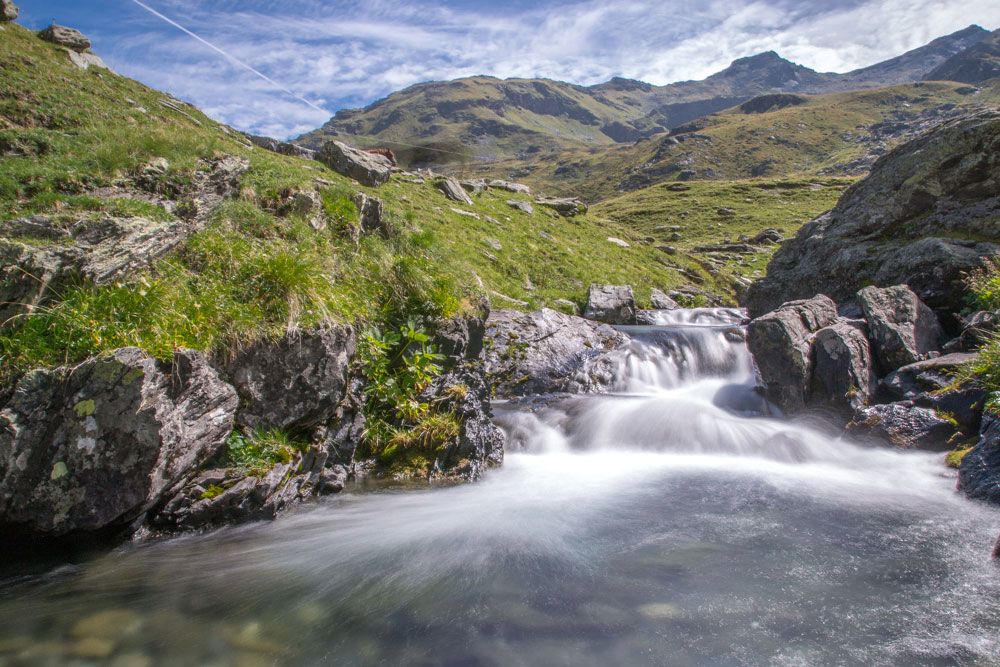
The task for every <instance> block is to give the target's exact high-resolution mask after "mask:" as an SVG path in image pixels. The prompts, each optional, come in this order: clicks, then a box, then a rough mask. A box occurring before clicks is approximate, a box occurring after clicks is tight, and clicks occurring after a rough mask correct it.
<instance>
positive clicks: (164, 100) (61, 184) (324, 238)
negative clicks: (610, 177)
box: [0, 25, 711, 372]
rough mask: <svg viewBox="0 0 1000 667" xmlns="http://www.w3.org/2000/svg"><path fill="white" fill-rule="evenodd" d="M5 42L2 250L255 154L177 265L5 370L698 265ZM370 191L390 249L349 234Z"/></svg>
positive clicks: (1, 340)
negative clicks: (461, 193) (323, 223)
mask: <svg viewBox="0 0 1000 667" xmlns="http://www.w3.org/2000/svg"><path fill="white" fill-rule="evenodd" d="M0 31H2V32H0V70H2V72H3V76H2V77H0V154H2V157H0V220H5V221H8V222H0V246H2V247H5V248H8V249H10V248H14V249H16V248H17V247H18V246H19V245H24V246H31V245H32V244H34V245H36V246H37V245H38V244H44V243H46V241H42V240H39V239H32V238H21V237H19V236H18V235H17V234H15V233H12V232H10V230H11V229H13V227H12V226H11V225H10V222H9V221H11V220H13V219H15V218H19V217H22V216H28V215H35V214H45V215H48V216H51V217H53V218H54V219H55V220H57V221H60V222H63V221H64V222H65V223H66V224H67V225H69V224H72V223H73V222H74V221H79V220H85V219H100V218H101V217H104V216H118V217H142V218H145V219H151V220H163V219H176V215H180V214H181V212H182V210H183V206H182V204H183V202H180V203H179V204H178V206H177V207H174V208H173V210H171V207H169V206H165V205H163V204H162V201H161V200H162V197H161V198H160V199H157V198H156V197H152V196H147V195H144V194H139V193H140V191H139V190H138V189H137V187H136V183H137V182H138V180H139V179H140V176H141V174H142V173H143V166H144V165H146V164H147V163H149V162H150V161H151V160H153V159H154V158H165V159H167V160H168V161H169V165H170V167H169V170H168V171H167V173H166V174H164V175H162V176H160V177H158V182H157V185H156V188H159V189H160V190H162V191H163V192H165V193H168V194H169V193H170V192H174V191H177V192H183V191H184V187H185V184H188V183H190V182H191V181H192V179H193V177H194V173H195V170H197V169H198V168H200V167H199V165H202V164H203V162H202V161H203V160H205V159H207V158H212V157H213V156H219V155H234V156H243V157H246V158H248V159H249V161H250V168H249V171H248V172H247V173H246V175H245V176H244V177H243V179H242V182H241V188H240V190H239V194H238V196H237V197H235V198H231V199H228V200H226V201H225V202H224V203H223V204H222V205H221V206H220V207H219V208H218V209H217V210H215V212H214V213H213V214H212V216H211V218H210V220H209V221H208V224H207V226H205V227H204V228H203V229H200V230H198V231H196V232H194V233H192V234H191V235H190V236H188V238H187V239H186V240H185V241H184V242H183V243H182V244H181V245H180V246H179V247H178V248H177V249H176V250H174V251H173V252H172V253H171V254H169V255H168V256H166V257H165V258H163V259H161V260H159V261H157V262H156V263H155V264H153V265H152V266H151V267H149V268H148V269H145V270H143V271H141V272H138V273H135V274H133V275H130V276H127V277H126V278H123V279H121V280H119V281H118V282H115V283H112V284H107V285H102V286H95V285H93V284H90V283H88V282H87V281H82V280H81V281H78V282H77V283H76V284H73V285H71V286H69V287H66V288H64V289H61V290H60V291H59V292H58V293H54V294H51V295H50V298H49V299H48V301H47V302H46V303H45V304H44V305H43V306H42V307H41V308H39V309H37V310H35V311H34V312H33V313H32V314H30V315H27V316H22V317H18V318H16V319H14V320H12V321H10V322H8V323H7V325H6V328H5V329H4V330H3V332H2V335H0V363H2V365H3V367H4V369H5V371H7V372H16V371H23V370H25V369H27V368H30V367H32V366H35V365H45V364H56V363H64V362H67V361H74V360H79V359H82V358H84V357H86V356H87V355H90V354H93V353H96V352H99V351H101V350H106V349H111V348H115V347H119V346H122V345H139V346H141V347H143V348H146V349H148V350H151V351H152V352H154V353H156V354H158V355H161V356H166V355H168V354H169V353H170V352H171V350H172V349H173V348H174V346H188V347H193V348H198V349H206V350H210V349H214V350H225V349H227V348H231V347H232V346H236V345H240V344H243V343H245V342H246V341H248V340H253V339H256V338H259V337H262V336H273V335H276V334H278V333H280V332H282V331H284V330H285V329H286V328H288V327H297V326H311V325H313V324H316V323H318V322H320V321H322V320H324V319H332V320H342V321H354V320H356V319H358V318H361V319H365V320H368V321H380V320H385V319H387V318H390V317H393V316H398V315H399V314H400V313H406V314H421V313H423V314H427V315H442V314H449V313H453V312H456V311H459V310H461V309H462V308H463V307H465V304H467V303H468V300H469V299H470V298H471V297H474V296H476V295H478V294H486V295H488V296H490V297H491V299H492V300H493V302H494V304H495V305H496V306H499V307H503V306H509V305H519V306H520V307H525V308H527V307H538V306H542V305H555V304H556V300H558V299H569V300H572V301H575V302H581V301H582V300H583V299H584V298H585V294H586V290H587V286H588V284H589V283H590V282H605V281H607V282H628V283H632V284H634V285H636V286H637V287H638V288H639V295H640V298H645V295H647V294H648V290H649V289H650V288H651V287H660V288H669V287H671V286H674V285H679V284H681V283H685V282H687V281H688V280H689V278H688V277H685V275H684V274H683V273H682V272H686V273H687V274H688V275H696V272H701V271H702V270H701V269H700V268H699V267H698V266H697V265H696V263H695V262H693V261H692V260H689V259H686V258H682V257H670V256H667V255H664V253H662V252H661V251H659V250H657V249H656V248H655V246H654V245H652V244H649V243H645V242H643V241H642V239H641V238H639V237H637V235H636V234H635V233H633V232H632V231H631V230H629V229H628V228H625V227H623V226H622V225H619V224H617V223H615V222H614V221H610V220H607V219H606V218H601V217H599V216H583V217H579V218H574V219H564V218H561V217H558V216H557V215H556V214H554V213H551V212H548V211H546V210H545V209H543V208H541V207H536V208H535V212H534V213H533V214H531V215H527V214H524V213H521V212H519V211H515V210H514V209H513V208H511V207H509V206H508V205H507V203H506V201H507V200H508V199H510V198H512V196H511V195H510V194H509V193H503V194H500V193H497V192H492V191H491V192H488V193H485V194H483V195H481V196H479V197H477V199H476V202H475V204H474V205H473V206H471V207H462V206H458V205H456V204H454V203H453V202H450V201H449V200H447V199H445V197H444V196H443V195H442V194H441V193H439V192H438V191H437V189H436V188H435V187H434V185H433V184H432V183H423V184H419V183H414V182H409V181H407V180H404V179H401V178H398V177H396V178H394V179H393V181H392V182H391V183H390V184H387V185H386V186H383V187H382V188H379V189H377V190H372V189H366V188H362V187H360V186H358V185H357V184H356V183H353V182H351V181H349V180H348V179H346V178H344V177H341V176H339V175H337V174H335V173H333V172H331V171H330V170H328V169H327V168H326V167H324V166H323V165H321V164H319V163H317V162H313V161H309V160H304V159H300V158H292V157H285V156H281V155H277V154H274V153H270V152H267V151H264V150H261V149H256V148H253V147H251V146H250V145H249V144H248V143H246V142H245V140H244V139H243V138H242V136H241V135H239V134H238V133H236V132H234V131H232V130H230V129H228V128H225V127H223V126H220V125H218V124H216V123H215V122H213V121H211V120H210V119H209V118H207V117H206V116H204V115H203V114H201V113H200V112H199V111H197V110H196V109H193V108H191V107H189V106H186V105H181V104H179V103H177V102H176V101H175V100H171V99H170V98H168V97H167V96H165V95H164V94H163V93H160V92H157V91H155V90H151V89H149V88H146V87H145V86H142V85H141V84H138V83H137V82H135V81H132V80H129V79H126V78H124V77H121V76H118V75H116V74H114V73H112V72H109V71H107V70H99V69H95V68H91V69H89V70H86V71H84V70H80V69H78V68H77V67H76V66H75V65H73V64H72V63H71V62H70V60H69V58H68V57H67V55H66V53H65V52H64V51H62V50H61V49H59V48H57V47H55V46H53V45H50V44H47V43H45V42H43V41H41V40H39V39H38V38H37V37H35V36H34V34H32V33H31V32H29V31H27V30H25V29H23V28H21V27H18V26H15V25H6V26H2V27H0ZM317 179H320V180H319V181H317ZM315 188H319V191H320V194H321V195H322V198H323V202H324V215H325V217H326V218H327V220H328V222H329V225H328V226H327V228H326V229H322V230H316V229H314V228H313V227H312V226H310V225H309V224H308V223H307V220H306V219H305V217H304V216H303V215H299V214H296V213H294V212H290V211H288V210H286V208H285V207H284V206H283V202H284V201H285V200H286V198H287V194H288V193H289V192H294V191H296V190H303V191H308V190H313V189H315ZM358 191H364V192H367V193H368V194H371V195H374V196H377V197H379V198H381V199H382V200H383V201H384V202H385V207H386V210H387V217H388V218H389V221H390V224H391V226H392V228H393V229H394V230H395V234H394V235H393V236H392V238H388V239H386V238H381V237H380V236H376V235H367V236H364V237H363V238H362V240H361V242H360V244H359V245H357V246H355V244H354V242H353V241H352V240H351V239H350V234H347V233H345V229H346V228H347V227H348V226H350V225H355V224H356V223H357V220H356V216H357V213H356V211H355V210H354V209H353V205H352V204H351V203H350V201H349V195H351V194H352V193H355V192H358ZM455 209H458V210H464V211H465V213H464V214H463V213H460V212H456V210H455ZM470 214H471V215H470ZM608 237H618V238H621V239H624V240H626V241H627V242H629V243H630V246H629V247H627V248H626V247H620V246H619V245H616V244H615V243H612V242H609V241H608V240H607V239H608ZM702 273H703V272H702ZM705 279H706V280H707V281H708V284H709V285H711V279H709V278H707V276H706V278H705Z"/></svg>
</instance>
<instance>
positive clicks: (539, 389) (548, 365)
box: [484, 308, 629, 397]
mask: <svg viewBox="0 0 1000 667" xmlns="http://www.w3.org/2000/svg"><path fill="white" fill-rule="evenodd" d="M486 326H487V330H486V341H487V344H486V349H485V351H484V366H485V369H486V371H487V373H488V375H489V377H490V379H491V382H492V383H493V385H494V388H495V391H496V394H497V396H500V397H510V396H525V395H529V394H540V393H551V392H560V391H593V390H600V389H602V388H604V387H605V386H606V384H605V379H604V376H603V374H602V373H601V372H600V368H601V366H602V364H603V360H605V359H607V358H608V355H609V354H611V353H614V352H615V351H618V350H622V349H624V348H625V347H626V346H627V345H628V342H629V338H628V337H627V336H626V335H625V334H623V333H621V332H619V331H616V330H615V329H614V328H612V327H610V326H608V325H606V324H600V323H597V322H593V321H590V320H585V319H582V318H580V317H576V316H573V315H567V314H565V313H561V312H559V311H556V310H550V309H548V308H543V309H542V310H539V311H535V312H533V313H523V312H520V311H515V310H495V311H493V312H492V313H490V317H489V319H488V320H487V322H486ZM594 369H598V370H594ZM592 371H593V372H592Z"/></svg>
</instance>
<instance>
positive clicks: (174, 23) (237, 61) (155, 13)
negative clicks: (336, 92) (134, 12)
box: [132, 0, 330, 114]
mask: <svg viewBox="0 0 1000 667" xmlns="http://www.w3.org/2000/svg"><path fill="white" fill-rule="evenodd" d="M132 2H134V3H135V4H137V5H139V6H140V7H142V8H143V9H145V10H146V11H147V12H149V13H150V14H152V15H153V16H155V17H157V18H159V19H162V20H163V21H166V22H167V23H169V24H170V25H172V26H174V27H175V28H177V29H178V30H180V31H181V32H184V33H186V34H187V35H189V36H191V37H193V38H195V39H197V40H198V41H199V42H201V43H202V44H204V45H205V46H207V47H208V48H210V49H212V50H213V51H216V52H218V53H220V54H222V56H223V57H225V58H226V59H228V60H230V61H232V62H233V63H235V64H237V65H239V66H240V67H242V68H243V69H245V70H248V71H250V72H253V73H254V74H256V75H257V76H259V77H260V78H262V79H264V81H267V82H268V83H269V84H271V85H272V86H274V87H275V88H277V89H278V90H281V91H284V92H285V93H287V94H288V95H291V96H292V97H294V98H295V99H297V100H299V101H300V102H303V103H304V104H308V105H309V106H311V107H312V108H313V109H315V110H316V111H322V112H323V113H325V114H329V113H330V112H329V111H327V110H326V109H324V108H322V107H319V106H317V105H315V104H313V103H312V102H310V101H309V100H307V99H306V98H304V97H302V96H301V95H299V94H297V93H295V92H293V91H291V90H289V89H288V88H285V87H284V86H283V85H281V84H280V83H278V82H277V81H275V80H274V79H272V78H271V77H269V76H267V75H266V74H264V73H263V72H260V71H259V70H256V69H254V68H253V67H251V66H250V65H247V64H246V63H245V62H243V61H242V60H240V59H239V58H237V57H235V56H232V55H230V54H228V53H226V52H225V51H223V50H222V49H220V48H219V47H217V46H216V45H215V44H212V43H211V42H210V41H208V40H207V39H204V38H202V37H199V36H198V35H196V34H195V33H193V32H191V31H190V30H188V29H187V28H185V27H184V26H182V25H181V24H180V23H178V22H177V21H174V20H173V19H170V18H168V17H166V16H164V15H163V14H161V13H160V12H158V11H156V10H155V9H153V8H152V7H150V6H149V5H147V4H146V3H144V2H140V0H132Z"/></svg>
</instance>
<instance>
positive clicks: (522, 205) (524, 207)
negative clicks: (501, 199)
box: [507, 199, 535, 215]
mask: <svg viewBox="0 0 1000 667" xmlns="http://www.w3.org/2000/svg"><path fill="white" fill-rule="evenodd" d="M507 206H510V207H511V208H516V209H517V210H518V211H520V212H521V213H527V214H528V215H531V214H532V213H534V212H535V207H534V206H532V205H531V202H530V201H524V200H523V199H508V200H507Z"/></svg>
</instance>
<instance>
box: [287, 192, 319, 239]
mask: <svg viewBox="0 0 1000 667" xmlns="http://www.w3.org/2000/svg"><path fill="white" fill-rule="evenodd" d="M278 213H279V214H281V215H285V216H287V215H298V216H301V217H303V218H305V219H306V220H307V221H308V222H309V226H310V227H312V228H313V229H315V230H316V231H320V230H323V229H326V223H327V221H326V215H325V214H324V211H323V200H322V199H321V198H320V196H319V193H318V192H316V191H315V190H298V189H295V190H289V191H285V192H283V193H282V204H281V206H280V207H279V210H278Z"/></svg>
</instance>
